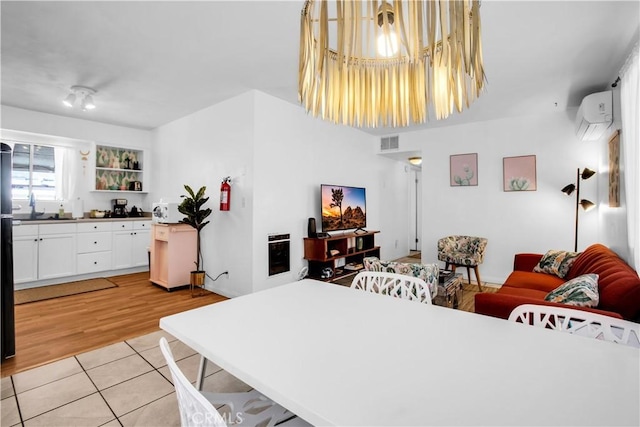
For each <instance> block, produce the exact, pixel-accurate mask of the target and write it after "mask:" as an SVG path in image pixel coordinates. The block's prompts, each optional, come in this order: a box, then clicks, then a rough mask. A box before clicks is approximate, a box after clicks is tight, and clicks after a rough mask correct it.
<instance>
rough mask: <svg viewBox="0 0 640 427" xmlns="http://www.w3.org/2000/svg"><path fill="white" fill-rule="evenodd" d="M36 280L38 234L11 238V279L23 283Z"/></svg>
mask: <svg viewBox="0 0 640 427" xmlns="http://www.w3.org/2000/svg"><path fill="white" fill-rule="evenodd" d="M34 280H38V236H37V235H35V236H18V237H14V238H13V281H14V283H16V284H17V283H25V282H32V281H34Z"/></svg>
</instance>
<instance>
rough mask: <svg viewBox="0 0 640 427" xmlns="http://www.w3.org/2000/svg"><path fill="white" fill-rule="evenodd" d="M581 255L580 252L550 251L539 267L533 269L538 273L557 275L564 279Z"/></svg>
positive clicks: (543, 257) (544, 256)
mask: <svg viewBox="0 0 640 427" xmlns="http://www.w3.org/2000/svg"><path fill="white" fill-rule="evenodd" d="M578 255H580V254H579V253H578V252H569V251H556V250H550V251H547V253H546V254H544V255H543V256H542V259H540V262H539V263H538V265H536V266H535V267H533V271H535V272H536V273H547V274H555V275H556V276H558V277H560V278H564V276H566V275H567V273H568V272H569V269H570V268H571V266H572V265H573V262H574V261H575V260H576V258H577V257H578Z"/></svg>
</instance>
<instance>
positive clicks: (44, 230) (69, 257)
mask: <svg viewBox="0 0 640 427" xmlns="http://www.w3.org/2000/svg"><path fill="white" fill-rule="evenodd" d="M75 255H76V224H51V225H49V224H47V225H43V224H41V225H39V226H38V279H39V280H42V279H53V278H56V277H64V276H71V275H73V274H76V256H75Z"/></svg>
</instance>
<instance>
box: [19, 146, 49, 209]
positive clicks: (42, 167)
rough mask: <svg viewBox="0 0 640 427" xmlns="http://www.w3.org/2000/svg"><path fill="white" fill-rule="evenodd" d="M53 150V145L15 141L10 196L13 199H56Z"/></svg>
mask: <svg viewBox="0 0 640 427" xmlns="http://www.w3.org/2000/svg"><path fill="white" fill-rule="evenodd" d="M55 165H56V163H55V150H54V148H53V147H49V146H45V145H36V144H25V143H16V144H15V146H14V148H13V171H12V173H11V197H12V199H14V200H26V199H29V196H30V195H31V193H33V195H34V196H35V198H36V200H55V199H56V174H55V168H56V166H55Z"/></svg>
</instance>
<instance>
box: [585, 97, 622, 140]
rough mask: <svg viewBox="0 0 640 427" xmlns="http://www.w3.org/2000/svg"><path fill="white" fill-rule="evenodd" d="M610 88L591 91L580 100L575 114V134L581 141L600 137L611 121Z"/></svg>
mask: <svg viewBox="0 0 640 427" xmlns="http://www.w3.org/2000/svg"><path fill="white" fill-rule="evenodd" d="M612 104H613V95H612V93H611V91H610V90H607V91H605V92H598V93H592V94H591V95H587V96H585V97H584V99H583V100H582V103H581V104H580V108H579V109H578V115H577V116H576V135H577V136H578V139H580V140H581V141H593V140H596V139H600V137H602V135H603V134H604V132H605V131H606V130H607V129H609V127H610V126H611V123H612V122H613V112H612V111H613V107H612Z"/></svg>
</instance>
